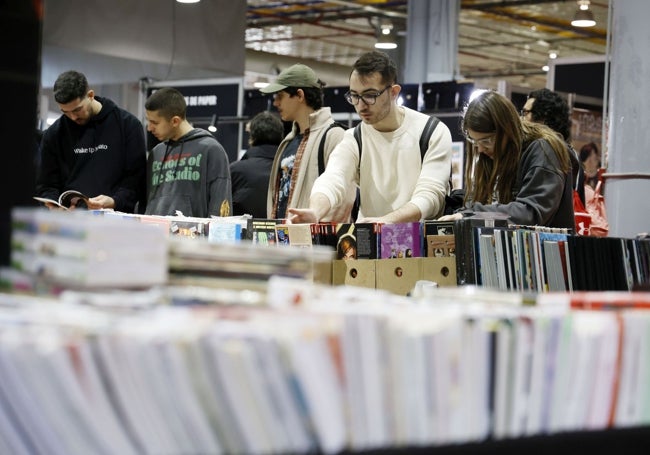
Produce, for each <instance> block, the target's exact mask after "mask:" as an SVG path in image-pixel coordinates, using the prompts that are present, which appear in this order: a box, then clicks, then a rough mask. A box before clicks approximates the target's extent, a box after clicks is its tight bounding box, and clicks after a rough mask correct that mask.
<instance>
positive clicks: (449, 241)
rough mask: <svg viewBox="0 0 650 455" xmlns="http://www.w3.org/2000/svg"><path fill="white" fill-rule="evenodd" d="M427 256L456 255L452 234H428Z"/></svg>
mask: <svg viewBox="0 0 650 455" xmlns="http://www.w3.org/2000/svg"><path fill="white" fill-rule="evenodd" d="M426 256H427V257H437V258H440V257H453V256H456V241H455V238H454V236H453V235H428V236H427V254H426Z"/></svg>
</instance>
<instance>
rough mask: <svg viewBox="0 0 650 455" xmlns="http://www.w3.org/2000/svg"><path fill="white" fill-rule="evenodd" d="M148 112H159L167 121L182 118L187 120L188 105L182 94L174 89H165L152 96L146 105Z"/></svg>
mask: <svg viewBox="0 0 650 455" xmlns="http://www.w3.org/2000/svg"><path fill="white" fill-rule="evenodd" d="M144 108H145V109H146V110H148V111H152V112H153V111H158V113H159V115H160V116H161V117H163V118H165V119H167V120H170V119H171V118H172V117H180V118H182V119H183V120H185V111H186V109H187V103H185V97H184V96H183V94H182V93H181V92H179V91H178V90H176V89H175V88H172V87H163V88H160V89H158V90H156V91H155V92H153V93H152V94H151V96H149V98H147V101H145V103H144Z"/></svg>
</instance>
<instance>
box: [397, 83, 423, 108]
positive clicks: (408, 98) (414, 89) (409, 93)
mask: <svg viewBox="0 0 650 455" xmlns="http://www.w3.org/2000/svg"><path fill="white" fill-rule="evenodd" d="M401 86H402V90H401V92H400V96H401V97H402V101H403V106H406V107H408V108H410V109H413V110H414V111H417V110H419V109H418V97H419V95H420V84H401Z"/></svg>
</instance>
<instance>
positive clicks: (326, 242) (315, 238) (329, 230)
mask: <svg viewBox="0 0 650 455" xmlns="http://www.w3.org/2000/svg"><path fill="white" fill-rule="evenodd" d="M337 224H338V223H334V222H320V223H315V224H312V225H311V238H312V244H313V245H323V246H329V247H331V248H332V249H336V245H337V237H336V230H337V228H336V226H337Z"/></svg>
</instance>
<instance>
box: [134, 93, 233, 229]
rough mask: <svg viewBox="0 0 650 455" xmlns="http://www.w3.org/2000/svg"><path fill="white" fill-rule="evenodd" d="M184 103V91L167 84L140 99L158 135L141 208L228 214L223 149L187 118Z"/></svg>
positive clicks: (226, 165)
mask: <svg viewBox="0 0 650 455" xmlns="http://www.w3.org/2000/svg"><path fill="white" fill-rule="evenodd" d="M186 109H187V105H186V103H185V98H184V97H183V94H182V93H181V92H179V91H178V90H176V89H175V88H171V87H165V88H161V89H158V90H156V91H155V92H153V93H152V94H151V96H149V98H148V99H147V101H146V102H145V111H146V117H147V131H149V132H150V133H151V134H153V135H154V136H155V137H156V139H158V140H159V141H161V142H160V143H159V144H158V145H156V146H155V147H154V148H153V150H152V151H151V153H150V154H149V165H148V174H147V190H148V199H147V209H146V211H145V214H147V215H175V214H176V212H177V211H179V212H181V213H182V214H183V215H185V216H192V217H199V218H207V217H210V216H229V215H230V214H231V210H230V209H231V206H232V195H231V184H230V165H229V163H228V155H227V154H226V151H225V150H224V148H223V147H222V146H221V144H220V143H219V142H218V141H217V140H216V139H215V138H214V136H212V134H210V133H209V132H208V131H206V130H204V129H201V128H194V127H193V126H192V125H191V124H190V123H189V122H188V121H187V119H186V118H185V112H186Z"/></svg>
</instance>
